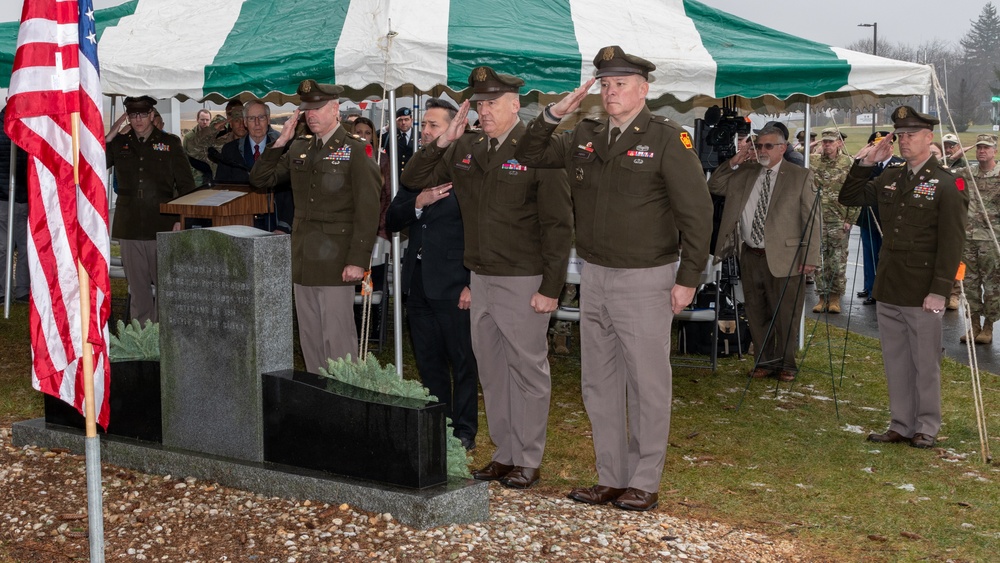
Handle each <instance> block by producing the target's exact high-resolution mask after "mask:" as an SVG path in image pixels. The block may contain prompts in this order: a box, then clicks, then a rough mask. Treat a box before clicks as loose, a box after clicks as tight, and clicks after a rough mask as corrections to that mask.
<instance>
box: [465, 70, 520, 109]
mask: <svg viewBox="0 0 1000 563" xmlns="http://www.w3.org/2000/svg"><path fill="white" fill-rule="evenodd" d="M469 86H472V97H471V98H469V101H470V102H481V101H486V100H495V99H497V98H499V97H500V96H502V95H504V94H506V93H508V92H513V93H515V94H517V93H518V92H520V90H521V86H524V81H523V80H521V79H520V78H518V77H516V76H511V75H509V74H500V73H498V72H497V71H495V70H493V69H492V68H490V67H488V66H478V67H476V68H474V69H472V72H471V73H470V74H469Z"/></svg>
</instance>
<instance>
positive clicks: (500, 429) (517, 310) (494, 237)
mask: <svg viewBox="0 0 1000 563" xmlns="http://www.w3.org/2000/svg"><path fill="white" fill-rule="evenodd" d="M523 84H524V81H523V80H521V79H520V78H517V77H515V76H510V75H507V74H499V73H497V72H496V71H494V70H493V69H492V68H490V67H485V66H483V67H477V68H475V69H473V70H472V73H471V74H470V75H469V86H471V87H472V92H473V94H472V97H471V98H470V100H467V101H465V102H463V103H462V105H461V107H460V108H459V110H458V113H457V114H456V115H455V117H454V118H453V119H452V120H451V123H450V124H449V126H448V130H447V131H445V132H444V133H443V134H441V135H440V136H438V138H437V139H435V141H434V142H433V143H428V144H426V145H424V146H423V147H422V148H421V149H420V150H419V151H417V152H416V153H415V154H414V155H413V157H412V158H411V159H410V161H409V163H408V164H407V165H406V169H405V170H403V175H402V177H401V178H400V181H401V182H402V183H403V184H405V185H406V186H407V187H409V188H428V187H432V186H437V185H440V184H442V183H444V182H448V181H451V182H452V184H453V190H452V191H453V192H454V196H447V197H456V198H457V199H458V205H459V208H460V209H461V211H462V223H463V229H464V232H465V266H466V267H467V268H468V269H469V270H471V272H472V274H471V276H470V284H469V288H470V289H471V291H472V304H471V314H472V319H471V321H472V349H473V351H474V352H475V354H476V361H477V363H478V366H479V381H480V383H481V384H482V386H483V400H484V402H485V404H486V420H487V422H488V423H489V427H490V438H491V439H492V440H493V443H494V444H496V447H497V449H496V451H495V452H494V454H493V458H492V460H491V461H490V463H489V464H488V465H487V466H486V467H484V468H482V469H480V470H478V471H474V472H473V473H472V476H473V477H474V478H476V479H479V480H497V481H500V482H501V483H502V484H503V485H505V486H508V487H512V488H517V489H526V488H528V487H531V486H532V485H534V484H535V483H536V482H537V481H538V479H539V475H540V472H539V467H540V465H541V463H542V454H543V452H544V449H545V429H546V425H547V422H548V412H549V397H550V394H551V381H550V379H549V362H548V346H547V339H546V336H545V332H546V330H547V328H548V324H549V316H550V314H551V313H552V311H554V310H555V309H556V307H557V305H558V301H557V300H558V298H559V292H560V290H562V287H563V282H564V281H565V279H566V266H567V264H568V262H569V249H570V243H571V242H572V240H573V211H572V203H571V202H570V194H569V187H568V186H567V184H566V174H565V173H564V172H562V171H561V170H540V169H535V168H532V167H528V166H525V165H524V164H523V163H521V162H520V161H519V160H518V159H517V158H516V157H515V155H514V151H515V150H516V149H517V144H518V139H519V138H520V137H521V135H522V134H523V133H524V124H523V123H521V120H520V119H519V118H518V116H517V110H518V109H519V108H520V102H519V99H518V91H519V90H520V87H521V86H522V85H523ZM471 102H475V103H476V111H477V112H478V113H479V122H480V124H481V125H482V131H472V132H466V131H465V126H466V123H467V122H468V113H469V107H470V103H471ZM441 197H444V196H441Z"/></svg>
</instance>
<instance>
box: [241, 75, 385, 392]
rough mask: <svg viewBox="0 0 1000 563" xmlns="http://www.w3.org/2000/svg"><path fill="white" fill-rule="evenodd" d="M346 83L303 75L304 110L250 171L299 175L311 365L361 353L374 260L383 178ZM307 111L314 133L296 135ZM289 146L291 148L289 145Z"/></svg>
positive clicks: (264, 183) (301, 309) (302, 315)
mask: <svg viewBox="0 0 1000 563" xmlns="http://www.w3.org/2000/svg"><path fill="white" fill-rule="evenodd" d="M342 91H343V88H341V87H340V86H337V85H334V84H317V83H316V81H315V80H303V81H302V83H301V84H299V88H298V94H299V98H300V99H301V100H302V104H301V105H300V106H299V109H297V110H295V113H293V114H292V117H291V118H290V119H289V120H288V121H286V122H285V126H284V128H283V129H282V130H281V135H280V136H279V137H278V139H277V140H276V141H274V143H272V144H270V145H268V146H267V148H265V149H264V152H263V153H262V154H261V156H260V158H259V159H258V160H257V162H256V163H255V164H254V166H253V169H252V170H251V171H250V184H251V185H253V186H254V187H255V188H260V189H271V188H274V187H275V186H277V185H280V184H282V183H285V182H288V181H291V184H292V194H293V197H294V198H295V219H294V221H293V223H292V284H293V288H294V292H295V312H296V315H297V317H298V321H299V341H300V342H301V343H302V355H303V357H304V358H305V362H306V370H308V371H311V372H315V371H316V370H318V369H319V368H320V367H324V368H325V367H326V365H327V362H326V361H327V359H334V360H335V359H338V358H341V357H343V356H346V355H348V354H350V355H351V357H354V356H356V355H357V353H358V329H357V327H356V325H355V324H354V285H355V284H357V283H358V282H360V281H361V280H362V278H364V274H365V269H367V268H368V266H369V264H370V263H371V254H372V246H373V245H374V244H375V231H376V230H377V229H378V214H379V193H380V191H381V189H382V178H381V175H380V174H379V171H378V166H377V165H376V164H375V161H374V160H372V159H371V158H369V157H368V155H367V154H366V153H365V143H364V142H363V141H361V140H359V139H358V138H356V137H354V136H353V135H350V134H348V132H347V131H346V130H344V128H343V127H341V126H340V103H339V102H338V101H337V100H338V98H339V96H340V93H341V92H342ZM300 112H302V113H304V114H305V119H306V122H307V123H308V124H309V129H310V130H311V131H312V132H313V135H304V136H302V137H299V138H294V137H295V125H296V123H298V120H299V115H300ZM286 145H287V146H288V150H287V151H286V150H285V146H286Z"/></svg>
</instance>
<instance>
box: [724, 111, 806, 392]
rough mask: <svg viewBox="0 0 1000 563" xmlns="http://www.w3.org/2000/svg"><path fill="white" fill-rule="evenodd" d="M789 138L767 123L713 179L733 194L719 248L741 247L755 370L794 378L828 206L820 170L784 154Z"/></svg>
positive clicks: (758, 375) (728, 199)
mask: <svg viewBox="0 0 1000 563" xmlns="http://www.w3.org/2000/svg"><path fill="white" fill-rule="evenodd" d="M786 142H787V140H786V139H785V137H784V133H783V132H782V131H781V130H780V129H778V128H775V127H764V128H763V129H761V131H760V134H759V135H758V136H757V140H756V145H754V146H753V147H751V146H750V145H745V146H744V147H743V148H741V149H740V150H739V151H738V152H737V153H736V155H735V156H734V157H733V158H731V159H729V160H727V161H726V162H723V163H722V164H720V165H719V167H718V168H717V169H716V170H715V172H713V173H712V177H711V178H709V180H708V187H709V189H710V190H711V191H712V193H713V194H717V195H721V196H724V197H725V198H726V206H725V208H724V209H723V211H722V221H721V222H720V223H719V240H720V241H722V242H721V246H720V250H719V251H718V252H717V254H718V255H719V256H728V255H729V254H730V253H732V252H736V251H737V249H738V251H739V255H740V267H741V269H742V276H741V277H742V281H743V286H744V289H743V293H744V295H745V296H746V311H747V321H748V322H749V323H750V337H751V338H752V339H753V343H754V348H755V349H756V353H757V358H756V362H755V366H754V369H753V371H751V372H750V377H753V378H764V377H769V376H775V377H777V378H778V379H779V380H781V381H792V380H794V379H795V374H796V372H797V366H796V364H795V353H796V351H797V350H798V348H799V318H800V317H801V316H802V304H803V301H804V299H805V276H807V275H809V274H811V273H812V272H813V271H814V270H815V269H816V264H818V263H819V259H820V235H821V232H822V231H821V228H820V227H821V226H820V221H821V215H820V214H821V213H822V210H821V209H820V203H819V201H817V199H816V198H817V194H816V189H815V186H814V185H813V173H812V172H811V171H809V170H806V169H804V168H802V167H801V166H789V165H788V164H789V163H788V162H787V161H785V160H784V159H783V157H782V155H783V153H784V151H785V145H786ZM755 155H756V156H755ZM723 237H725V238H724V239H723ZM772 320H773V322H772Z"/></svg>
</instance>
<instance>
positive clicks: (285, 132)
mask: <svg viewBox="0 0 1000 563" xmlns="http://www.w3.org/2000/svg"><path fill="white" fill-rule="evenodd" d="M298 123H299V110H298V109H296V110H295V111H293V112H292V116H291V117H289V118H288V121H286V122H285V126H284V127H282V128H281V135H278V138H277V139H275V140H274V148H276V149H280V148H281V147H283V146H285V145H287V144H288V141H291V140H292V137H294V136H295V126H296V125H298ZM344 281H347V280H344Z"/></svg>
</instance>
